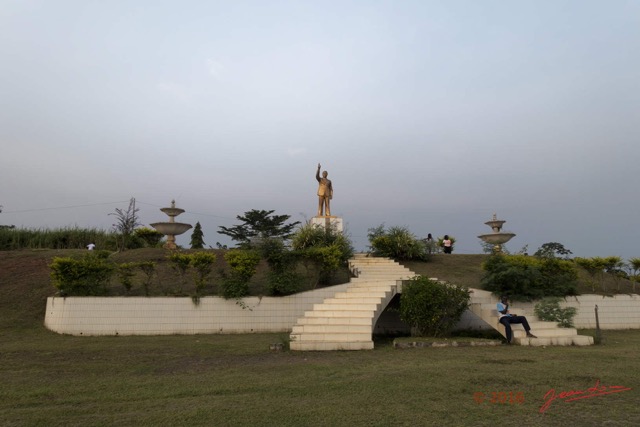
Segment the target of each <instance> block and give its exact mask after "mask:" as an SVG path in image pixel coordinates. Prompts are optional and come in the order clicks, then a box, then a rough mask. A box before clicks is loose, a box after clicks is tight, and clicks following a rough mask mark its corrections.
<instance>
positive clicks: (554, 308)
mask: <svg viewBox="0 0 640 427" xmlns="http://www.w3.org/2000/svg"><path fill="white" fill-rule="evenodd" d="M533 312H534V313H535V315H536V316H538V317H539V318H540V320H544V321H546V322H558V324H559V325H560V326H561V327H563V328H573V318H574V317H575V315H576V313H577V312H578V310H577V309H576V308H574V307H566V308H561V307H560V298H557V297H551V298H544V299H543V300H542V301H540V302H539V303H537V304H536V306H535V307H534V309H533Z"/></svg>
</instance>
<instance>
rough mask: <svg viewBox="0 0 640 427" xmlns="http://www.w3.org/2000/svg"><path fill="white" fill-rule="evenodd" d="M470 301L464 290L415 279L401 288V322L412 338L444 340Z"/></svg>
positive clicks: (449, 285)
mask: <svg viewBox="0 0 640 427" xmlns="http://www.w3.org/2000/svg"><path fill="white" fill-rule="evenodd" d="M469 299H470V294H469V290H468V289H466V288H464V287H461V286H457V285H451V284H442V283H439V282H437V281H434V280H430V279H428V278H427V277H424V276H417V277H414V278H413V279H411V280H409V281H406V282H404V284H403V286H402V296H401V297H400V318H401V319H402V320H403V321H404V322H406V323H407V324H409V325H411V327H412V335H416V334H417V335H419V336H423V337H426V336H431V337H440V336H444V335H447V334H449V333H450V332H451V330H452V329H453V327H454V326H455V325H456V324H457V323H458V321H459V320H460V318H461V317H462V314H463V313H464V312H465V310H466V309H467V307H468V306H469Z"/></svg>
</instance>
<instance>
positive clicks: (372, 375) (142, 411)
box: [0, 253, 640, 427]
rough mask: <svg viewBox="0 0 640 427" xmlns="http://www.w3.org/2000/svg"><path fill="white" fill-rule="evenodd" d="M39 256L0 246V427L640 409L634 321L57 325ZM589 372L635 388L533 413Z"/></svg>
mask: <svg viewBox="0 0 640 427" xmlns="http://www.w3.org/2000/svg"><path fill="white" fill-rule="evenodd" d="M37 255H38V254H30V255H29V256H27V257H26V259H25V260H22V261H20V262H18V255H16V254H11V253H4V254H0V426H47V427H48V426H238V425H239V426H244V425H251V426H276V425H277V426H378V425H380V426H398V425H400V426H401V425H406V426H495V425H496V424H512V425H516V426H574V425H581V426H596V425H597V426H601V425H606V426H632V425H637V424H638V420H640V405H639V403H640V396H639V395H638V393H639V391H640V358H639V357H638V349H640V330H632V331H615V332H614V331H604V338H605V340H606V341H605V345H600V346H590V347H547V348H541V347H519V346H511V347H508V346H498V347H444V348H421V349H397V350H396V349H393V347H392V342H391V340H379V341H377V342H376V349H375V350H372V351H357V352H291V351H287V350H285V351H281V352H274V351H270V349H269V344H271V343H277V342H283V341H286V340H287V335H288V334H253V335H195V336H158V337H125V336H120V337H73V336H64V335H57V334H54V333H52V332H49V331H47V330H46V329H45V328H44V327H43V326H42V323H43V320H44V309H45V299H46V296H49V295H51V294H52V293H53V291H52V287H51V285H50V283H49V281H48V277H47V275H48V273H47V270H46V263H47V262H46V260H42V259H41V258H40V257H39V256H37ZM49 256H50V254H49ZM453 259H454V257H451V258H447V259H445V260H446V261H447V262H451V261H453ZM434 265H435V264H434ZM38 266H40V267H42V266H44V267H45V268H39V267H38ZM439 268H442V269H443V272H444V271H445V266H441V267H439ZM583 333H585V332H584V331H583ZM586 333H591V334H592V333H593V332H592V331H586ZM598 381H599V385H598V388H597V390H601V391H602V392H603V393H605V392H608V391H612V390H614V389H610V388H609V386H623V387H625V388H630V390H626V391H623V392H618V393H610V394H603V395H601V396H597V397H591V398H584V399H578V400H573V401H567V400H568V399H569V398H564V399H556V400H555V401H553V402H552V403H551V405H550V406H549V408H548V409H547V411H546V412H545V413H540V408H541V406H542V405H543V404H544V402H545V399H544V396H545V394H547V393H548V392H549V391H550V390H551V389H555V390H556V392H557V393H558V394H559V393H560V392H562V391H566V392H569V391H580V390H581V391H586V392H588V393H590V392H589V391H588V389H589V388H590V387H595V386H596V383H598ZM618 390H619V389H618ZM492 393H495V395H492ZM581 396H584V395H581ZM572 397H574V398H575V397H578V395H574V396H572ZM492 400H493V401H492Z"/></svg>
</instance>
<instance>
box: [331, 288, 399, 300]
mask: <svg viewBox="0 0 640 427" xmlns="http://www.w3.org/2000/svg"><path fill="white" fill-rule="evenodd" d="M390 292H391V289H388V288H387V289H382V288H375V287H374V288H373V289H368V288H365V287H359V286H354V287H352V288H347V290H346V291H345V292H338V293H336V294H335V295H334V298H350V297H351V296H366V297H378V298H384V297H386V296H387V294H389V293H390Z"/></svg>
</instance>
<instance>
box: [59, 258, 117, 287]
mask: <svg viewBox="0 0 640 427" xmlns="http://www.w3.org/2000/svg"><path fill="white" fill-rule="evenodd" d="M49 267H50V268H51V270H52V271H51V279H52V281H53V285H54V286H55V287H56V288H57V289H58V290H59V291H60V295H62V296H101V295H106V293H107V288H106V285H107V283H108V282H109V280H110V279H111V275H112V274H113V271H114V269H115V266H114V265H113V264H112V263H110V262H109V261H107V260H106V259H104V258H101V257H100V256H97V255H95V254H93V253H87V254H86V255H85V256H84V257H82V258H81V259H75V258H71V257H66V258H61V257H56V258H54V259H53V261H52V263H51V264H50V265H49Z"/></svg>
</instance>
